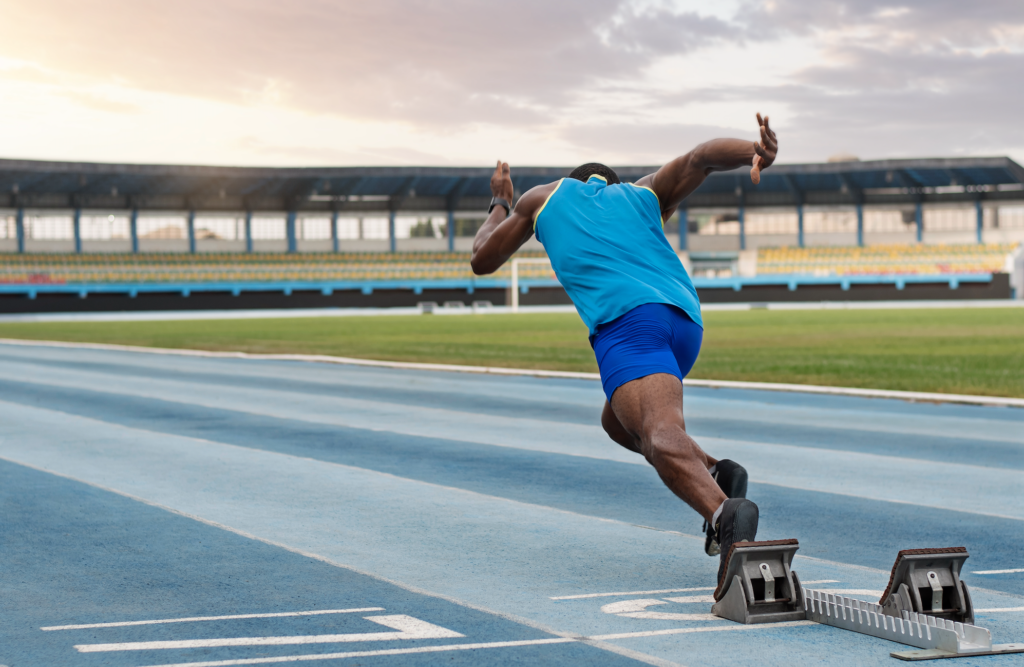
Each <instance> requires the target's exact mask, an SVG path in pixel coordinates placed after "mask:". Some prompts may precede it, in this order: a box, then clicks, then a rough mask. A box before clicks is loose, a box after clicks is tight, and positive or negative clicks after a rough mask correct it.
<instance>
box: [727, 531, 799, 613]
mask: <svg viewBox="0 0 1024 667" xmlns="http://www.w3.org/2000/svg"><path fill="white" fill-rule="evenodd" d="M799 548H800V543H799V542H797V541H796V540H773V541H768V542H737V543H736V544H734V545H732V548H731V549H730V550H729V553H728V555H727V557H726V566H725V567H726V569H725V574H724V575H723V577H722V579H721V580H720V581H719V582H718V588H717V589H715V595H714V597H715V604H714V605H713V606H712V607H711V613H712V614H714V615H715V616H720V617H722V618H727V619H729V620H730V621H736V622H737V623H744V624H747V625H749V624H753V623H780V622H783V621H802V620H804V618H805V617H806V612H805V611H804V607H803V593H802V591H801V588H800V579H799V577H797V574H796V572H793V569H792V564H793V556H794V555H795V554H796V550H797V549H799Z"/></svg>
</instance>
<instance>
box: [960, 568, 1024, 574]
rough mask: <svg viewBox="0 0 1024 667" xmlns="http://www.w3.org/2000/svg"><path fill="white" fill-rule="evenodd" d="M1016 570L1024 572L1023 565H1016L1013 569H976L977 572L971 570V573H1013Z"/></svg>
mask: <svg viewBox="0 0 1024 667" xmlns="http://www.w3.org/2000/svg"><path fill="white" fill-rule="evenodd" d="M1017 572H1024V567H1018V568H1016V569H1013V570H978V571H977V572H971V574H1015V573H1017Z"/></svg>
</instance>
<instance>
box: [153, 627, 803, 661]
mask: <svg viewBox="0 0 1024 667" xmlns="http://www.w3.org/2000/svg"><path fill="white" fill-rule="evenodd" d="M807 625H815V623H814V621H791V622H789V623H763V624H758V625H727V626H719V627H710V628H673V629H669V630H650V631H647V632H623V633H618V634H612V635H595V636H593V637H579V638H573V637H556V638H551V639H527V640H522V641H511V642H488V643H482V644H447V645H442V646H421V647H417V648H397V649H383V650H380V651H353V652H349V653H319V654H312V655H287V656H279V657H273V658H248V659H242V660H217V661H211V662H179V663H173V664H166V665H153V667H236V666H240V665H267V664H273V663H279V662H306V661H311V660H341V659H344V658H369V657H373V656H379V655H409V654H416V653H442V652H445V651H474V650H479V649H489V648H513V647H517V646H541V645H546V644H570V643H573V642H582V643H587V644H589V643H591V642H600V641H607V640H611V639H633V638H636V637H655V636H658V635H678V634H689V633H694V632H728V631H737V630H740V631H742V630H768V629H773V628H793V627H801V626H807ZM644 657H648V656H644ZM665 664H671V663H665Z"/></svg>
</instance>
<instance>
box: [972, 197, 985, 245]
mask: <svg viewBox="0 0 1024 667" xmlns="http://www.w3.org/2000/svg"><path fill="white" fill-rule="evenodd" d="M974 216H975V221H974V232H975V235H976V237H977V241H978V243H984V241H983V240H982V231H983V230H984V227H985V207H984V206H982V205H981V200H980V199H978V200H975V202H974Z"/></svg>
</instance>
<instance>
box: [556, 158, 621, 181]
mask: <svg viewBox="0 0 1024 667" xmlns="http://www.w3.org/2000/svg"><path fill="white" fill-rule="evenodd" d="M595 174H596V175H598V176H602V177H604V179H605V180H606V181H608V185H614V184H615V183H621V181H620V180H619V175H618V174H616V173H615V172H614V171H612V169H611V168H610V167H606V166H604V165H603V164H601V163H599V162H588V163H587V164H581V165H580V166H578V167H576V168H575V169H573V170H572V173H571V174H569V178H575V179H576V180H577V181H583V182H584V183H586V182H587V179H588V178H590V177H591V176H593V175H595Z"/></svg>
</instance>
